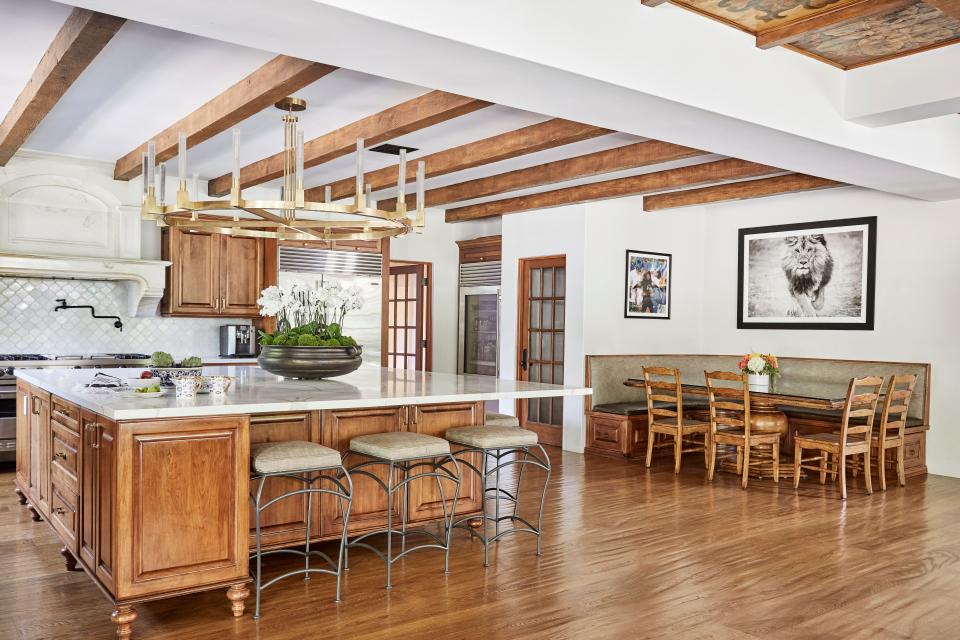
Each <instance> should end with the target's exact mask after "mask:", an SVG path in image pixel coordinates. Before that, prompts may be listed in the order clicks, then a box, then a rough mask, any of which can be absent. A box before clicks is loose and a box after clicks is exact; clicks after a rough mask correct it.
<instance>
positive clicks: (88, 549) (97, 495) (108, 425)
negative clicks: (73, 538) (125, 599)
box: [77, 411, 117, 591]
mask: <svg viewBox="0 0 960 640" xmlns="http://www.w3.org/2000/svg"><path fill="white" fill-rule="evenodd" d="M116 434H117V425H116V423H114V422H111V421H109V420H107V419H106V418H103V417H101V416H97V415H96V414H94V413H91V412H89V411H83V412H82V413H81V417H80V446H81V459H82V464H81V465H80V529H79V532H78V540H77V546H78V550H79V556H80V561H81V562H82V563H83V564H84V565H86V567H87V569H89V570H90V572H91V573H93V574H95V575H96V576H97V578H98V579H99V580H100V582H101V583H102V584H103V585H104V586H105V587H107V589H108V590H110V591H112V590H113V589H114V581H113V563H114V558H113V504H114V499H115V498H116V492H115V491H114V486H115V485H114V470H115V469H114V456H115V455H116V447H115V446H114V443H115V442H116Z"/></svg>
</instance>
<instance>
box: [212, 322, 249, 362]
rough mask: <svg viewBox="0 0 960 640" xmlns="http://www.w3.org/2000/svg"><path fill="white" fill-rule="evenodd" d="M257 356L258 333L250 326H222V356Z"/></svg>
mask: <svg viewBox="0 0 960 640" xmlns="http://www.w3.org/2000/svg"><path fill="white" fill-rule="evenodd" d="M255 355H257V332H256V330H255V329H254V328H253V327H251V326H250V325H248V324H225V325H221V326H220V356H221V357H226V356H250V357H252V356H255Z"/></svg>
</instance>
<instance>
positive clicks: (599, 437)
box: [584, 354, 931, 477]
mask: <svg viewBox="0 0 960 640" xmlns="http://www.w3.org/2000/svg"><path fill="white" fill-rule="evenodd" d="M740 357H741V356H720V355H692V354H676V355H668V354H653V355H588V356H587V357H586V366H585V367H584V371H585V386H588V387H591V388H592V389H593V395H592V396H587V397H586V398H585V402H584V408H585V412H584V419H585V423H586V446H585V447H584V452H585V453H587V454H592V455H601V456H607V457H613V458H624V459H628V460H642V459H643V458H644V456H645V455H646V441H647V415H646V412H643V413H638V414H635V415H621V414H615V413H606V412H601V411H594V410H593V406H594V405H596V404H601V403H607V402H634V403H637V402H640V403H642V402H645V400H644V397H643V394H642V391H640V390H637V389H631V388H629V387H625V386H624V385H623V382H624V380H626V379H627V378H630V377H634V378H636V377H639V375H640V371H641V370H642V367H643V366H645V365H646V366H673V367H677V368H679V369H681V375H682V377H683V381H684V382H700V381H701V380H702V377H703V371H704V370H710V371H712V370H727V371H735V370H736V366H737V362H738V361H739V360H740ZM779 361H780V365H781V370H782V371H783V372H784V375H791V376H811V377H814V376H822V375H834V376H837V377H838V379H841V380H842V379H843V377H844V376H846V379H847V380H848V379H849V378H850V377H853V376H854V375H858V376H863V375H883V376H886V375H889V374H892V373H902V372H908V373H915V374H916V375H917V376H918V383H917V387H916V391H915V393H914V399H913V402H911V405H910V416H911V417H912V420H911V421H910V423H909V424H908V426H907V427H906V429H905V446H904V468H905V472H906V475H907V477H917V476H922V475H925V474H926V473H927V461H926V460H927V458H926V442H927V431H929V430H930V424H929V415H930V388H931V383H930V381H931V377H930V374H931V367H930V364H929V363H910V362H885V361H866V360H863V361H857V360H836V359H825V358H824V359H822V358H789V357H780V358H779ZM691 400H692V401H694V402H699V403H700V404H702V403H703V402H704V398H702V397H693V398H691ZM784 413H786V416H787V420H788V423H789V431H790V433H789V436H790V437H792V435H793V434H794V433H798V432H800V433H823V432H826V433H830V432H832V431H835V430H836V429H837V425H838V420H839V417H838V416H828V415H822V416H817V415H811V414H810V413H809V412H804V411H795V412H792V411H790V410H789V409H786V410H785V411H784Z"/></svg>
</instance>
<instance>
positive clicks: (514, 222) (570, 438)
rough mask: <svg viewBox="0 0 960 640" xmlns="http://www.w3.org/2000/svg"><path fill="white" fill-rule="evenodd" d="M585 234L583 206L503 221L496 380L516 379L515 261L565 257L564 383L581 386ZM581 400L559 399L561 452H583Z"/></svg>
mask: <svg viewBox="0 0 960 640" xmlns="http://www.w3.org/2000/svg"><path fill="white" fill-rule="evenodd" d="M586 229H587V207H586V205H571V206H567V207H558V208H556V209H548V210H546V211H536V212H529V213H524V214H522V215H511V216H504V217H503V219H502V222H501V233H502V235H503V262H502V264H503V279H502V282H503V284H502V289H501V303H500V326H501V329H500V377H501V378H505V379H508V380H513V379H514V378H515V377H516V362H517V357H516V352H517V283H518V267H519V260H520V258H536V257H541V256H553V255H560V254H563V255H565V256H566V257H567V283H566V295H567V304H566V318H565V319H564V322H565V325H564V326H565V329H566V331H565V340H566V342H565V344H564V353H563V359H564V381H565V382H568V383H571V384H577V383H580V382H582V381H583V357H584V353H585V352H584V349H583V344H584V343H583V341H584V315H585V309H587V308H588V307H587V306H586V303H585V299H584V290H585V280H584V276H585V273H586V270H585V268H584V267H585V265H584V260H585V253H584V251H585V248H586V245H585V243H584V238H585V235H586ZM500 411H501V412H503V413H509V414H513V413H514V404H513V402H512V401H508V402H501V403H500ZM583 446H584V430H583V398H582V397H570V398H564V400H563V448H564V449H566V450H568V451H581V452H582V451H583Z"/></svg>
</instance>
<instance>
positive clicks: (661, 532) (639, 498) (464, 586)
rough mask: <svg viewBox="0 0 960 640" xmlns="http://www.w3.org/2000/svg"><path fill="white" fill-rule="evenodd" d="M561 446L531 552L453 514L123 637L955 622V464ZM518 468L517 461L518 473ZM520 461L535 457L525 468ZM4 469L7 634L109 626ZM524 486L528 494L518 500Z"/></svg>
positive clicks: (72, 632)
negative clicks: (234, 600)
mask: <svg viewBox="0 0 960 640" xmlns="http://www.w3.org/2000/svg"><path fill="white" fill-rule="evenodd" d="M559 458H560V454H559V452H555V470H554V478H553V482H552V488H551V490H550V493H549V494H548V498H547V513H546V522H545V530H546V534H545V539H544V555H543V556H542V558H537V557H536V556H535V555H534V553H533V548H534V542H533V539H532V537H531V536H523V535H518V536H514V537H512V538H511V537H508V538H507V539H505V540H503V541H501V542H499V543H498V544H497V546H496V550H495V551H493V552H492V565H491V567H490V568H489V569H487V570H486V571H484V569H483V566H482V557H483V550H482V547H481V546H480V545H479V544H478V543H476V542H473V541H471V540H470V539H468V537H467V534H466V533H464V532H458V533H457V535H456V536H455V541H454V547H453V550H452V553H451V573H450V574H449V575H447V576H444V575H443V573H442V559H441V556H440V554H439V552H436V551H424V552H421V553H419V554H417V553H415V554H412V555H410V556H407V558H406V559H405V560H403V561H401V562H400V563H398V564H397V566H396V568H395V586H394V589H393V591H392V592H390V593H387V592H386V591H384V589H383V578H384V568H383V564H382V563H381V562H380V561H378V560H376V559H375V558H374V557H373V556H372V555H371V554H369V553H363V552H361V551H357V552H355V553H354V554H352V555H351V570H350V572H349V574H348V575H347V577H346V578H345V581H344V601H343V602H342V603H341V604H340V605H335V604H334V603H333V601H332V600H333V589H334V583H333V580H332V579H330V578H329V577H327V576H317V577H315V578H314V579H312V580H311V581H309V582H302V581H299V580H297V579H291V580H290V581H287V582H281V583H279V584H277V585H276V586H275V587H274V588H273V590H272V591H270V590H268V591H267V592H265V595H264V604H263V617H262V618H261V619H260V621H259V622H254V621H253V620H252V619H251V617H250V611H251V609H252V606H251V605H252V601H248V608H247V614H246V615H245V616H244V617H242V618H238V619H234V618H233V617H232V616H231V614H230V603H229V602H228V601H227V599H226V598H225V597H224V593H223V592H222V591H214V592H209V593H204V594H198V595H193V596H185V597H181V598H177V599H174V600H165V601H160V602H154V603H147V604H144V605H140V606H139V607H138V612H139V618H138V619H137V621H136V625H135V631H134V637H135V638H143V639H148V638H149V639H154V640H161V639H163V640H171V639H174V638H176V639H178V640H179V639H183V638H197V639H201V640H203V639H209V640H228V639H235V638H236V639H258V640H292V639H295V638H296V639H300V638H364V639H365V640H386V639H388V638H389V639H391V640H392V639H394V638H397V637H416V638H428V639H430V640H442V639H445V638H485V639H496V638H551V639H566V638H578V639H582V638H590V639H594V638H598V639H605V638H617V639H622V638H648V637H649V638H697V639H712V640H755V639H758V638H778V639H779V638H785V639H788V640H791V639H796V640H800V639H804V640H806V639H808V638H818V639H825V640H831V639H837V640H839V639H841V638H842V639H843V640H851V639H859V638H863V639H867V638H870V639H877V638H951V637H957V631H956V630H957V628H958V626H960V607H958V606H957V604H956V602H957V599H958V595H960V571H958V569H960V563H958V560H960V479H952V478H945V477H938V476H930V477H928V478H926V479H911V480H909V481H908V486H907V487H906V488H900V487H897V486H896V483H892V486H891V488H890V489H889V490H888V491H887V492H886V493H881V492H877V493H875V494H874V495H872V496H867V495H866V494H865V493H864V489H863V485H862V479H858V480H853V479H851V481H850V485H849V492H850V498H849V500H848V501H847V502H846V504H843V503H841V502H840V500H839V499H838V496H837V493H836V491H835V490H834V488H833V487H831V486H830V485H827V486H826V488H824V487H821V486H820V485H819V484H817V483H816V482H815V481H811V480H804V481H803V482H802V483H801V485H800V491H799V492H798V493H795V492H794V491H793V488H792V487H791V483H790V482H781V483H780V485H779V486H775V485H774V484H773V483H772V482H771V481H770V480H754V481H751V482H750V486H749V488H748V489H747V490H746V491H743V490H741V489H740V488H739V486H738V478H737V477H736V476H733V475H731V474H726V473H719V474H717V477H716V479H715V481H714V483H713V484H712V485H707V484H706V483H705V480H704V476H705V474H704V470H703V468H702V466H698V465H697V464H696V461H695V460H694V459H693V458H691V459H690V460H684V465H683V470H682V471H681V473H680V475H679V476H674V474H673V469H672V460H668V459H667V458H661V459H659V460H658V461H655V463H654V466H653V468H651V469H650V470H649V471H647V470H646V469H644V467H643V465H642V464H638V463H635V462H621V461H617V460H608V459H605V458H599V457H583V456H578V455H573V454H563V456H562V460H560V459H559ZM526 480H527V479H525V482H526ZM529 480H530V481H533V480H534V478H533V474H530V478H529ZM12 483H13V473H12V472H3V473H0V487H2V493H0V556H2V557H3V558H4V559H5V560H6V566H5V571H4V576H3V595H2V597H0V638H11V639H14V638H16V639H19V640H26V639H31V640H33V639H41V638H42V639H44V640H59V639H67V638H70V639H75V638H110V637H112V634H113V632H114V630H113V625H112V624H111V623H110V620H109V615H110V611H111V610H112V608H111V606H110V605H109V603H108V602H107V601H106V599H104V597H103V596H102V595H101V594H100V592H99V591H98V589H97V587H95V586H94V585H93V583H92V582H91V581H90V580H89V579H88V578H87V577H86V576H85V575H83V574H82V573H67V572H66V571H65V569H64V563H63V558H62V557H61V556H60V554H59V549H60V545H59V543H57V542H56V540H55V538H54V536H53V534H52V532H51V531H50V530H49V528H48V526H47V524H45V523H37V522H33V521H32V520H31V518H30V512H29V511H28V510H27V509H26V508H25V507H22V506H20V505H19V504H17V501H16V497H15V496H14V494H13V486H12ZM528 504H529V503H528Z"/></svg>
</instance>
